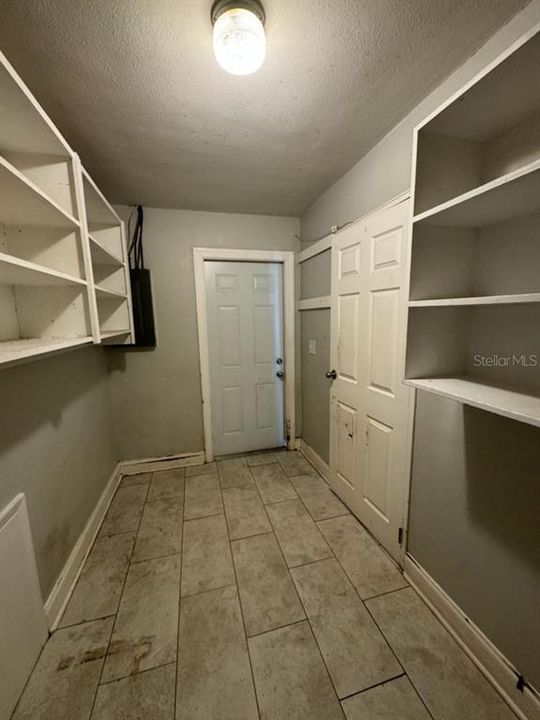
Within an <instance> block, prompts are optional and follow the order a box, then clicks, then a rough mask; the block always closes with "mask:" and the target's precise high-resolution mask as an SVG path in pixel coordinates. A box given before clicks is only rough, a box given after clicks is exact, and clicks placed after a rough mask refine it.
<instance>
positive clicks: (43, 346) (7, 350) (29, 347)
mask: <svg viewBox="0 0 540 720" xmlns="http://www.w3.org/2000/svg"><path fill="white" fill-rule="evenodd" d="M91 343H92V336H85V337H72V338H31V339H27V340H4V341H2V342H0V365H14V364H16V363H19V362H21V361H23V360H31V359H32V358H34V357H43V356H46V355H51V354H52V353H55V352H60V351H65V350H69V349H71V348H76V347H80V346H81V345H90V344H91Z"/></svg>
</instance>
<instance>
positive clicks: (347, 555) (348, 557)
mask: <svg viewBox="0 0 540 720" xmlns="http://www.w3.org/2000/svg"><path fill="white" fill-rule="evenodd" d="M317 524H318V526H319V529H320V531H321V532H322V534H323V535H324V537H325V538H326V540H327V542H328V544H329V545H330V547H331V548H332V550H333V551H334V553H335V554H336V557H337V559H338V560H339V562H340V564H341V566H342V567H343V568H344V570H345V572H346V573H347V575H348V576H349V579H350V581H351V582H352V584H353V585H354V586H355V588H356V589H357V590H358V594H359V595H360V597H361V598H369V597H373V596H374V595H381V594H382V593H386V592H390V591H391V590H399V589H400V588H403V587H407V584H408V583H407V581H406V580H405V578H404V577H403V575H402V574H401V573H400V571H399V570H398V569H397V567H396V566H395V565H394V563H393V562H392V561H391V560H390V558H389V557H388V555H387V554H386V553H385V552H384V550H382V548H381V547H380V546H379V545H377V543H376V542H375V540H373V538H372V537H370V535H369V533H368V532H367V531H366V530H364V528H363V527H362V526H361V525H360V523H359V522H358V520H356V518H355V517H353V516H352V515H348V516H344V517H338V518H333V519H332V520H323V521H322V522H319V523H317Z"/></svg>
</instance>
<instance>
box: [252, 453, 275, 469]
mask: <svg viewBox="0 0 540 720" xmlns="http://www.w3.org/2000/svg"><path fill="white" fill-rule="evenodd" d="M246 462H247V464H248V465H249V467H255V466H257V465H268V463H273V462H277V460H276V456H275V455H274V453H271V452H267V453H255V454H253V455H246Z"/></svg>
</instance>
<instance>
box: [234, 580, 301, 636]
mask: <svg viewBox="0 0 540 720" xmlns="http://www.w3.org/2000/svg"><path fill="white" fill-rule="evenodd" d="M294 590H295V592H296V594H297V595H298V592H297V591H296V586H294ZM302 609H303V608H302ZM307 621H308V619H307V615H306V617H303V618H302V619H301V620H293V621H292V622H290V623H284V624H283V625H277V626H276V627H271V628H268V630H261V632H258V633H254V634H253V635H248V636H247V638H248V640H253V639H254V638H258V637H261V635H268V633H271V632H274V631H276V630H283V629H284V628H288V627H292V626H293V625H300V623H305V622H307Z"/></svg>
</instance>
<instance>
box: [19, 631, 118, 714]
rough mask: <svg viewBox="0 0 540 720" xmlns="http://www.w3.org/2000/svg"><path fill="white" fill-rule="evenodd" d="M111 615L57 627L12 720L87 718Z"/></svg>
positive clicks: (103, 653)
mask: <svg viewBox="0 0 540 720" xmlns="http://www.w3.org/2000/svg"><path fill="white" fill-rule="evenodd" d="M112 626H113V618H106V619H104V620H93V621H92V622H89V623H84V624H82V625H75V626H74V627H69V628H64V629H63V630H57V631H56V632H55V633H54V634H53V635H52V637H51V638H50V639H49V640H48V642H47V644H46V645H45V647H44V649H43V652H42V653H41V656H40V658H39V661H38V663H37V665H36V667H35V668H34V672H33V673H32V675H31V676H30V680H29V682H28V685H27V686H26V689H25V691H24V693H23V696H22V698H21V700H20V702H19V706H18V708H17V710H16V711H15V714H14V715H13V720H88V718H89V716H90V711H91V709H92V704H93V702H94V694H95V692H96V689H97V686H98V682H99V676H100V673H101V667H102V665H103V659H104V657H105V653H106V652H107V644H108V642H109V637H110V635H111V631H112Z"/></svg>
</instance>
